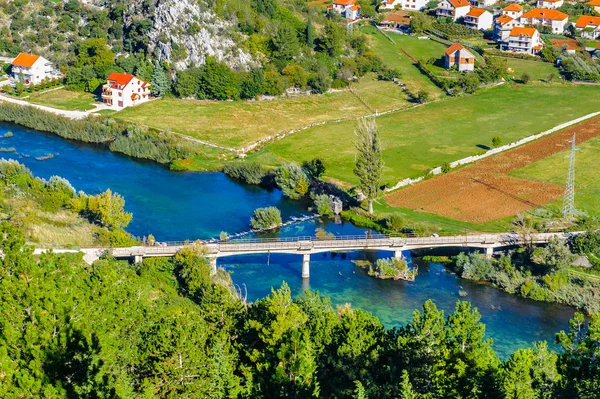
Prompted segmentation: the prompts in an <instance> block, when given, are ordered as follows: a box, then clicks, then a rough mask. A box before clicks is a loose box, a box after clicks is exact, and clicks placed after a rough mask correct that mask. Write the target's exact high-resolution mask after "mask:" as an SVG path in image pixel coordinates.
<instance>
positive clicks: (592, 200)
mask: <svg viewBox="0 0 600 399" xmlns="http://www.w3.org/2000/svg"><path fill="white" fill-rule="evenodd" d="M578 147H579V149H580V151H578V152H577V155H576V157H577V158H576V164H575V188H576V193H575V206H576V207H577V209H580V210H583V211H586V212H587V213H588V214H590V215H600V179H598V171H597V168H598V157H600V137H596V138H593V139H591V140H588V141H586V142H584V143H582V144H579V145H578ZM568 154H569V151H563V152H560V153H558V154H554V155H552V156H550V157H548V158H544V159H542V160H539V161H537V162H535V163H532V164H531V165H528V166H526V167H524V168H521V169H519V170H516V171H513V172H512V173H511V174H512V175H513V176H517V177H522V178H525V179H530V180H537V181H544V182H550V183H555V184H562V185H564V184H565V182H566V179H567V171H568V168H569V160H568V159H566V156H567V155H568ZM561 204H562V201H561V200H559V201H557V203H556V204H554V205H556V206H560V205H561Z"/></svg>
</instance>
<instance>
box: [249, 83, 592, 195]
mask: <svg viewBox="0 0 600 399" xmlns="http://www.w3.org/2000/svg"><path fill="white" fill-rule="evenodd" d="M597 92H598V88H597V87H592V86H577V85H570V84H553V85H548V84H529V85H518V86H517V87H514V86H513V85H504V86H500V87H496V88H493V89H488V90H484V91H482V92H481V93H479V94H475V95H470V96H463V97H456V98H448V99H446V100H443V101H438V102H435V103H430V104H426V105H425V106H421V107H417V108H413V109H410V110H407V111H400V112H396V113H392V114H388V115H384V116H381V117H379V118H378V119H377V123H378V125H379V128H380V131H381V136H382V145H383V148H384V160H385V174H384V178H383V182H384V183H390V184H395V183H396V182H398V181H399V180H402V179H404V178H406V177H417V176H420V175H423V174H424V173H425V172H427V171H428V170H430V169H431V168H433V167H435V166H439V165H442V164H443V163H444V162H450V161H454V160H457V159H460V158H464V157H466V156H469V155H474V154H478V153H482V152H484V149H483V148H481V147H482V146H490V145H491V140H492V137H494V136H496V135H498V136H500V137H501V138H502V140H503V142H504V143H509V142H512V141H515V140H518V139H520V138H523V137H526V136H529V135H531V134H536V133H539V132H541V131H544V130H547V129H549V128H551V127H554V126H556V125H558V124H560V123H563V122H566V121H569V120H572V119H575V118H577V117H580V116H583V115H586V114H588V113H591V112H594V111H598V110H600V96H598V95H597ZM582 99H585V101H583V100H582ZM354 127H355V122H354V121H351V122H343V123H337V124H329V125H325V126H318V127H315V128H311V129H308V130H306V131H304V132H300V133H298V134H294V135H291V136H288V137H286V138H284V139H282V140H280V141H277V142H274V143H272V144H269V145H268V146H266V147H265V148H263V149H262V150H261V151H260V152H258V153H256V154H251V155H250V156H249V158H250V159H253V160H256V161H259V162H261V163H263V164H266V165H273V166H275V165H277V164H279V163H281V162H284V161H296V162H302V161H305V160H310V159H312V158H316V157H318V158H321V159H323V160H324V161H325V164H326V166H327V172H326V175H327V177H329V178H331V179H333V180H337V181H342V182H349V183H352V184H355V183H356V179H355V177H354V175H353V172H352V170H353V164H354V154H355V150H354V145H353V142H354Z"/></svg>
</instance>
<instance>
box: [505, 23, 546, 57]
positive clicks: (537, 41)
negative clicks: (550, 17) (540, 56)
mask: <svg viewBox="0 0 600 399" xmlns="http://www.w3.org/2000/svg"><path fill="white" fill-rule="evenodd" d="M542 47H543V42H542V39H541V37H540V33H539V32H538V31H537V29H535V28H523V27H515V28H512V30H511V31H510V34H509V35H508V45H506V46H505V47H504V48H503V50H504V51H510V52H512V53H523V54H529V55H535V54H537V53H538V52H539V51H540V50H541V49H542Z"/></svg>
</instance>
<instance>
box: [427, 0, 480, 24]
mask: <svg viewBox="0 0 600 399" xmlns="http://www.w3.org/2000/svg"><path fill="white" fill-rule="evenodd" d="M470 9H471V3H469V0H442V1H440V3H439V4H438V7H437V10H436V12H435V13H436V15H437V16H438V18H446V17H450V18H452V19H453V20H454V21H456V20H457V19H459V18H461V17H464V16H465V15H467V13H468V12H469V10H470Z"/></svg>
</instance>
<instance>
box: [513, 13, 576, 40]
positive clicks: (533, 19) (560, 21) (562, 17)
mask: <svg viewBox="0 0 600 399" xmlns="http://www.w3.org/2000/svg"><path fill="white" fill-rule="evenodd" d="M520 20H521V23H522V24H523V25H543V26H548V27H549V28H551V29H552V33H554V34H561V33H563V32H564V31H565V26H566V25H567V22H568V20H569V16H568V15H567V14H565V13H564V12H560V11H558V10H548V9H546V8H535V9H533V10H530V11H527V12H526V13H525V14H523V15H522V16H521V18H520Z"/></svg>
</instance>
